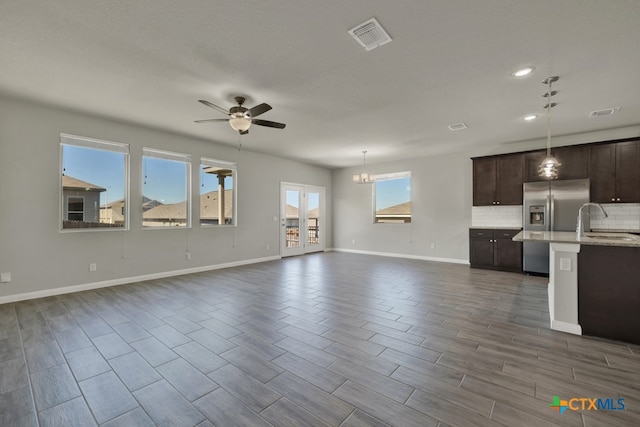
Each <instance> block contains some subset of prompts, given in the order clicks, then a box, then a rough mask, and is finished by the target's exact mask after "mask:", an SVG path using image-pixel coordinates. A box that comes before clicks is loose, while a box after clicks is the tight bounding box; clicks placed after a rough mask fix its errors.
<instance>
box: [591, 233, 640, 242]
mask: <svg viewBox="0 0 640 427" xmlns="http://www.w3.org/2000/svg"><path fill="white" fill-rule="evenodd" d="M585 237H588V238H590V239H597V240H621V241H626V242H633V241H635V240H638V237H635V236H629V235H622V236H621V235H615V234H585Z"/></svg>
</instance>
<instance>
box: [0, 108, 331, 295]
mask: <svg viewBox="0 0 640 427" xmlns="http://www.w3.org/2000/svg"><path fill="white" fill-rule="evenodd" d="M61 132H62V133H69V134H74V135H81V136H87V137H92V138H98V139H103V140H110V141H116V142H122V143H127V144H130V152H131V154H130V161H131V172H130V181H131V227H130V230H129V231H120V230H109V231H105V230H101V231H92V232H63V233H61V232H59V229H60V225H59V221H60V218H59V210H60V200H59V197H60V192H59V182H60V178H59V173H60V171H59V168H60V165H59V164H60V161H59V159H60V152H59V134H60V133H61ZM249 137H251V135H249ZM229 138H230V141H235V140H236V136H234V135H233V133H232V132H231V131H230V135H229ZM142 147H152V148H157V149H163V150H168V151H175V152H180V153H186V154H190V155H191V156H192V161H193V162H194V166H193V167H192V183H193V185H192V193H193V194H192V198H193V202H194V206H193V211H194V212H197V211H198V205H197V203H198V201H199V187H198V184H197V183H198V175H197V174H198V164H197V162H198V159H199V158H200V157H209V158H214V159H221V160H228V161H235V162H237V163H238V184H237V185H238V227H235V228H234V227H228V228H227V227H207V228H205V227H200V226H199V225H198V224H197V221H196V223H194V224H193V227H192V228H191V229H159V230H158V229H154V230H142V224H141V186H142V183H141V181H142V179H141V161H142ZM281 181H286V182H295V183H301V184H307V185H317V186H322V187H325V188H326V189H327V196H326V200H327V202H326V203H327V206H326V208H327V210H326V212H327V213H328V214H327V216H329V213H330V212H331V211H332V206H331V200H332V195H331V171H329V170H328V169H324V168H319V167H315V166H310V165H307V164H304V163H300V162H295V161H291V160H286V159H281V158H276V157H272V156H267V155H263V154H259V153H255V152H251V151H247V150H246V149H243V150H242V151H238V149H237V148H234V147H231V146H226V145H220V144H215V143H213V142H211V141H206V140H199V139H195V138H189V137H185V136H181V135H175V134H170V133H166V132H162V131H159V130H154V129H149V128H144V127H141V126H136V125H132V124H127V123H123V122H118V121H111V120H106V119H103V118H96V117H91V116H87V115H84V114H82V113H79V112H72V111H66V110H63V109H59V108H53V107H50V106H44V105H40V104H34V103H30V102H27V101H24V100H18V99H14V98H10V97H0V272H3V273H4V272H10V273H11V275H12V281H11V282H10V283H3V284H0V300H1V299H3V297H4V300H10V299H11V298H10V297H9V296H12V295H13V296H15V295H19V294H25V293H31V292H37V293H40V294H42V293H47V292H48V291H50V290H55V289H56V288H62V287H67V286H76V285H84V284H92V283H98V282H106V281H118V280H121V279H126V278H135V277H139V276H148V275H154V274H161V273H164V272H174V271H181V270H189V269H198V268H205V267H207V266H216V265H220V264H226V263H239V262H243V261H249V260H257V259H261V258H268V257H274V256H278V255H279V249H278V248H279V235H278V233H279V223H278V222H274V221H273V217H274V216H278V215H279V191H280V182H281ZM325 224H326V227H327V230H326V232H327V234H326V239H327V245H326V246H327V247H331V246H332V242H331V236H332V229H331V218H330V217H329V218H327V221H326V222H325ZM266 245H269V246H270V250H269V251H267V250H266ZM187 249H189V250H190V252H191V256H192V257H191V260H188V261H187V260H186V257H185V252H186V250H187ZM89 263H97V267H98V268H97V271H96V272H89ZM121 281H122V280H121ZM7 297H8V298H7Z"/></svg>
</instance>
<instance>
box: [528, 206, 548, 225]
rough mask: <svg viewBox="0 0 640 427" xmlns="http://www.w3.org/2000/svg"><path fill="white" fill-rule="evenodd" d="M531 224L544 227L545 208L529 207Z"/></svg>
mask: <svg viewBox="0 0 640 427" xmlns="http://www.w3.org/2000/svg"><path fill="white" fill-rule="evenodd" d="M529 224H531V225H544V206H529Z"/></svg>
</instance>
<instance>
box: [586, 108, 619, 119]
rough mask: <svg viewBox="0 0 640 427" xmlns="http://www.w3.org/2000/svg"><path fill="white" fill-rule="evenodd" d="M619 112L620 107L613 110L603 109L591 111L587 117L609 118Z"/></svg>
mask: <svg viewBox="0 0 640 427" xmlns="http://www.w3.org/2000/svg"><path fill="white" fill-rule="evenodd" d="M618 111H620V107H615V108H605V109H604V110H598V111H592V112H590V113H589V117H602V116H610V115H612V114H614V113H617V112H618Z"/></svg>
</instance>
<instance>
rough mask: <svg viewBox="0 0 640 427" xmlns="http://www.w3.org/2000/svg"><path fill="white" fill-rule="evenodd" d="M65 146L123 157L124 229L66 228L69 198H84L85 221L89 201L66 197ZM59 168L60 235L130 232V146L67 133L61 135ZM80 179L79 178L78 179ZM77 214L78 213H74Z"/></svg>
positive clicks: (98, 207)
mask: <svg viewBox="0 0 640 427" xmlns="http://www.w3.org/2000/svg"><path fill="white" fill-rule="evenodd" d="M64 146H72V147H80V148H88V149H94V150H100V151H107V152H111V153H121V154H122V155H123V162H124V164H123V173H124V176H123V189H122V190H123V200H124V206H123V208H124V215H123V224H122V227H77V228H76V227H67V228H65V227H64V221H65V220H68V215H69V212H68V199H69V197H78V198H80V197H82V199H83V211H82V217H83V221H84V218H85V215H86V205H87V201H86V198H85V197H84V196H76V195H73V196H71V195H67V196H66V197H65V195H64V185H63V177H64V176H65V170H64V169H65V164H64ZM59 147H60V148H59V168H58V175H59V177H58V200H59V204H60V206H59V214H58V215H59V218H58V226H59V229H58V231H59V232H60V233H80V232H104V231H128V230H129V228H130V224H131V218H130V206H129V205H130V161H131V159H130V157H131V156H130V146H129V144H125V143H122V142H115V141H107V140H103V139H97V138H90V137H86V136H79V135H72V134H67V133H60V142H59ZM76 179H79V178H76ZM99 200H100V199H99V198H98V206H97V209H98V221H100V213H101V212H100V209H101V206H100V202H99ZM65 206H66V207H67V209H66V210H67V215H66V217H65ZM74 212H77V211H74Z"/></svg>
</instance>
